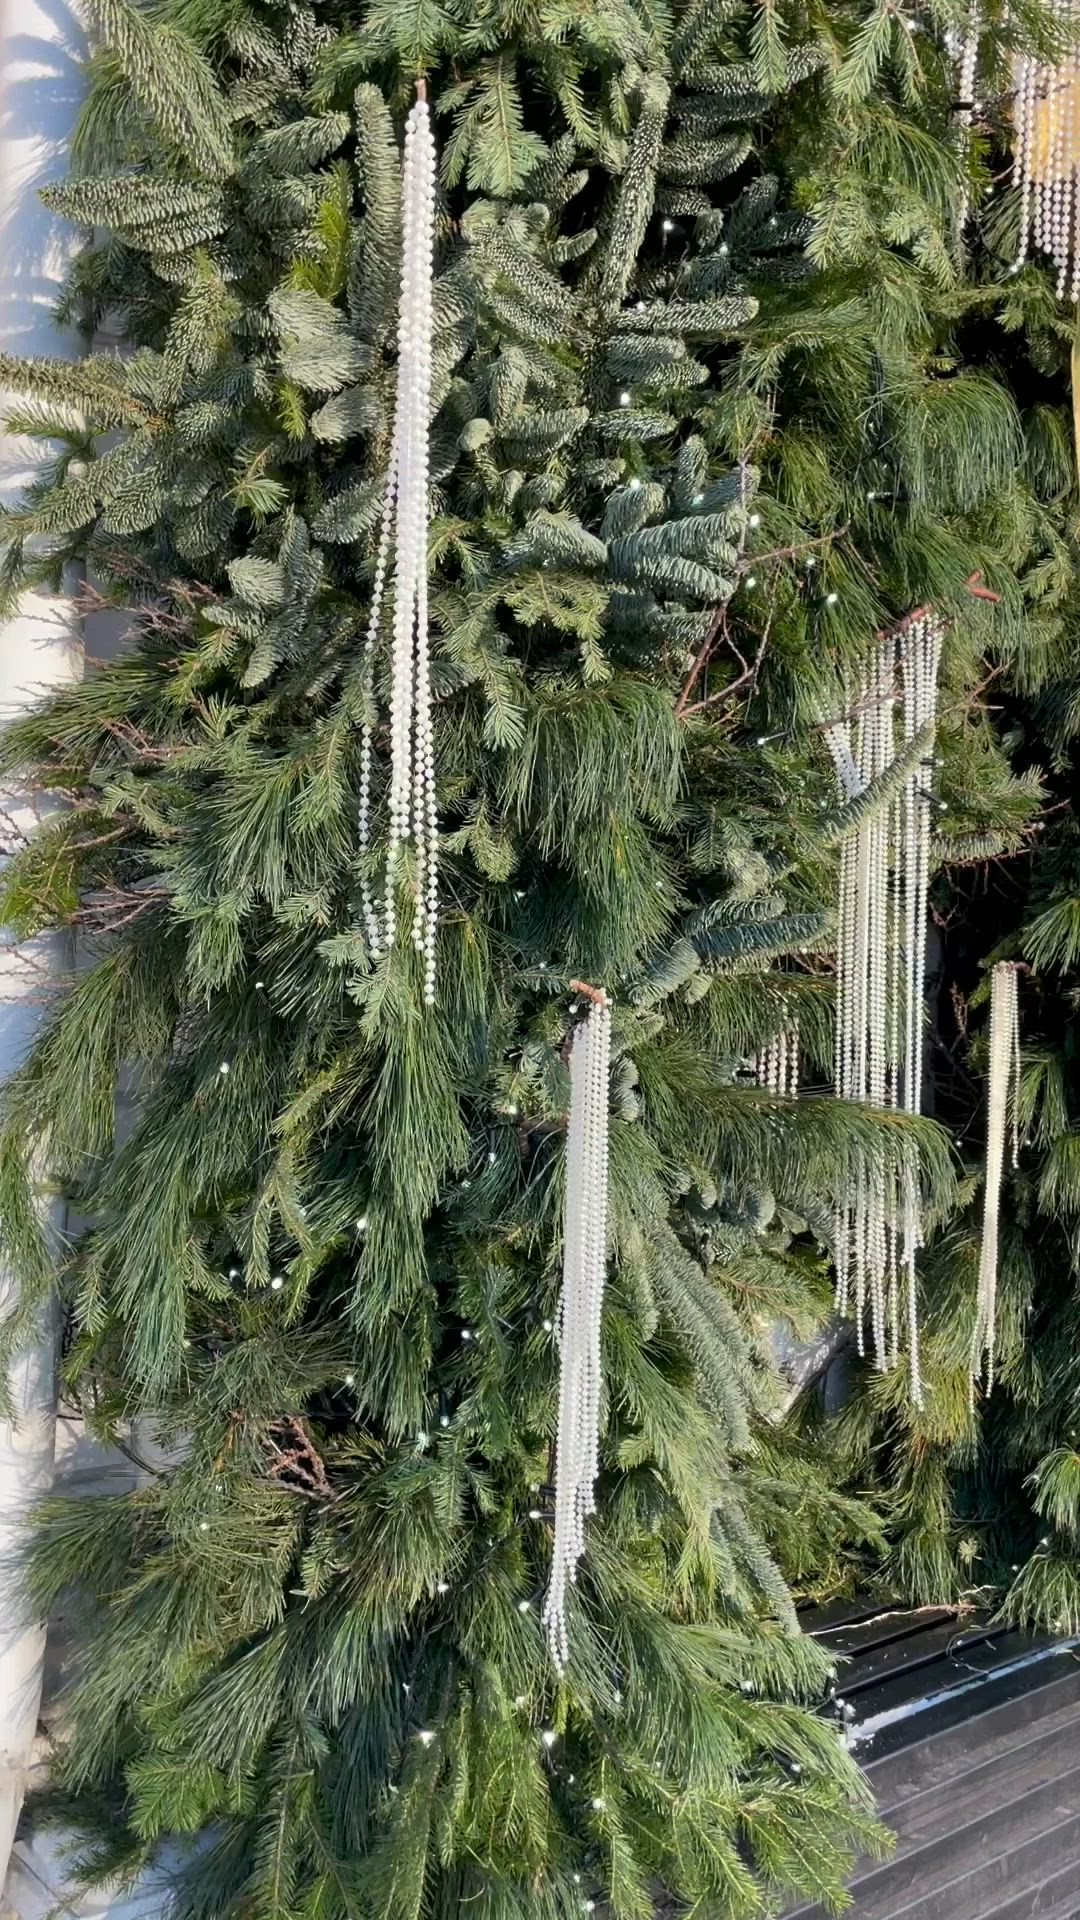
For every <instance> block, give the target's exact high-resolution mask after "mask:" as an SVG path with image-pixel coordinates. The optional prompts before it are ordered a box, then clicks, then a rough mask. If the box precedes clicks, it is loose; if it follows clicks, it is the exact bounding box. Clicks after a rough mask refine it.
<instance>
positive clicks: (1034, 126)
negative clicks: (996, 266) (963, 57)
mask: <svg viewBox="0 0 1080 1920" xmlns="http://www.w3.org/2000/svg"><path fill="white" fill-rule="evenodd" d="M1052 5H1053V10H1054V11H1055V12H1056V13H1057V14H1059V15H1060V16H1061V18H1062V19H1063V20H1064V21H1067V22H1072V21H1073V17H1074V15H1075V14H1076V13H1077V12H1080V4H1078V0H1052ZM974 31H977V22H976V19H975V16H974V15H973V16H972V28H970V29H969V35H970V33H971V32H974ZM970 71H971V86H972V88H973V87H974V57H973V56H972V59H971V68H970ZM963 87H964V80H963V79H961V90H962V91H963ZM1013 89H1014V93H1013V100H1014V105H1013V116H1014V134H1013V145H1014V161H1013V177H1014V179H1015V181H1016V183H1017V185H1018V186H1019V188H1020V244H1019V247H1018V250H1017V256H1016V262H1015V270H1017V271H1018V270H1019V268H1020V267H1022V266H1023V264H1024V261H1025V260H1027V259H1029V258H1030V256H1031V254H1032V253H1036V252H1038V253H1046V254H1049V256H1050V258H1051V260H1052V261H1053V262H1054V265H1055V266H1056V268H1057V275H1058V277H1057V291H1058V298H1059V299H1064V298H1065V297H1066V295H1067V296H1068V298H1069V299H1070V300H1078V299H1080V232H1078V224H1077V213H1078V200H1080V196H1078V192H1077V183H1078V177H1080V54H1078V53H1076V52H1067V53H1066V54H1065V55H1064V57H1063V58H1062V59H1061V60H1060V61H1059V62H1058V63H1056V64H1054V65H1047V64H1046V63H1045V62H1044V61H1041V60H1039V59H1037V58H1035V57H1033V56H1032V55H1030V54H1027V53H1017V54H1015V55H1014V57H1013ZM964 97H965V98H967V97H968V96H967V95H966V94H965V96H964Z"/></svg>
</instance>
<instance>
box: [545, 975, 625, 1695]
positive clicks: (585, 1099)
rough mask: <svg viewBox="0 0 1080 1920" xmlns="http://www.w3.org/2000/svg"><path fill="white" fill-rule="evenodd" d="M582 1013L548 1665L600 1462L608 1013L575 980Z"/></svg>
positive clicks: (569, 1177) (573, 1087) (563, 1637)
mask: <svg viewBox="0 0 1080 1920" xmlns="http://www.w3.org/2000/svg"><path fill="white" fill-rule="evenodd" d="M572 985H573V986H574V988H575V990H576V991H578V992H580V993H583V994H585V995H587V996H588V998H589V1000H590V1002H591V1004H590V1007H589V1011H588V1014H587V1015H586V1017H585V1019H584V1020H583V1021H582V1022H581V1023H580V1025H579V1026H578V1027H577V1028H576V1030H575V1032H574V1037H573V1040H572V1042H571V1046H570V1124H569V1129H568V1132H567V1140H566V1207H565V1215H564V1224H563V1278H562V1302H561V1306H560V1310H559V1362H560V1377H559V1430H558V1438H557V1441H556V1450H555V1538H554V1545H553V1548H552V1558H551V1581H550V1585H549V1587H548V1592H547V1598H546V1600H545V1602H544V1616H543V1617H544V1625H545V1627H546V1628H547V1635H548V1641H549V1644H550V1647H551V1654H552V1659H553V1660H554V1662H555V1665H556V1667H557V1668H558V1670H559V1672H560V1673H561V1672H563V1670H564V1669H565V1667H566V1663H567V1660H568V1659H569V1645H568V1640H567V1622H566V1600H567V1593H568V1589H569V1587H570V1586H571V1585H572V1584H573V1582H574V1580H575V1579H576V1577H577V1566H578V1561H579V1560H580V1559H581V1556H582V1553H583V1552H584V1550H585V1522H586V1520H587V1519H588V1517H589V1515H590V1514H591V1513H592V1511H593V1508H594V1506H595V1491H594V1490H595V1484H596V1476H597V1472H598V1469H599V1455H600V1391H601V1367H600V1324H601V1312H602V1308H603V1300H604V1280H605V1277H606V1272H607V1211H608V1205H607V1202H608V1107H609V1087H608V1079H609V1070H610V1061H611V1009H610V1006H609V1005H608V1001H607V998H606V996H605V995H604V994H603V993H601V992H599V990H598V989H597V988H595V987H587V986H585V984H584V983H583V982H581V981H574V982H572Z"/></svg>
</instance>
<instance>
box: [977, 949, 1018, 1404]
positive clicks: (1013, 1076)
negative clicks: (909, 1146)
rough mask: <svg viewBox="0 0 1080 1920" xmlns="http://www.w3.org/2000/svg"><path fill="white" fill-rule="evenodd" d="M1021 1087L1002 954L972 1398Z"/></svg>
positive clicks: (1008, 973) (987, 1336)
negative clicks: (1008, 1138)
mask: <svg viewBox="0 0 1080 1920" xmlns="http://www.w3.org/2000/svg"><path fill="white" fill-rule="evenodd" d="M1019 1092H1020V1005H1019V996H1018V993H1017V969H1016V967H1015V965H1012V964H1011V963H1010V962H1008V961H1006V960H1001V961H999V962H998V964H997V965H996V966H995V968H994V970H993V972H992V974H991V976H990V1043H989V1059H988V1062H987V1101H986V1180H985V1186H984V1189H983V1226H982V1246H981V1248H980V1251H979V1291H978V1297H977V1301H976V1307H975V1325H974V1328H973V1330H972V1336H971V1378H970V1389H971V1403H972V1406H974V1404H975V1388H976V1386H977V1384H978V1382H979V1379H980V1377H981V1379H982V1383H983V1388H984V1391H985V1392H986V1393H987V1394H989V1393H990V1391H991V1389H992V1388H993V1385H994V1348H995V1344H996V1337H997V1277H998V1234H999V1229H1000V1223H1001V1176H1002V1170H1003V1168H1004V1165H1005V1135H1006V1131H1007V1129H1008V1122H1009V1113H1010V1108H1011V1111H1012V1162H1013V1166H1014V1167H1015V1166H1016V1164H1017V1161H1018V1158H1019V1149H1020V1139H1019V1124H1018V1105H1019Z"/></svg>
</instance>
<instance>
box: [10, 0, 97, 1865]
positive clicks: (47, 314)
mask: <svg viewBox="0 0 1080 1920" xmlns="http://www.w3.org/2000/svg"><path fill="white" fill-rule="evenodd" d="M81 52H82V39H81V33H80V31H79V28H78V26H77V24H76V23H75V21H74V19H73V17H72V15H71V13H70V12H69V10H68V7H67V4H66V0H0V341H2V344H3V348H4V351H5V352H8V353H25V354H44V353H53V354H55V353H63V352H64V351H65V346H64V343H63V342H62V341H61V340H60V338H59V336H58V335H57V332H56V330H55V328H54V327H53V325H52V320H51V308H52V303H53V301H54V300H55V298H56V292H57V287H58V283H59V278H60V275H61V273H62V270H63V265H64V259H65V253H66V250H67V249H68V248H69V247H70V245H71V244H72V236H71V235H70V234H69V233H67V232H61V231H60V229H59V226H58V223H56V222H55V221H54V220H53V218H52V216H51V215H49V214H48V213H46V211H45V209H44V208H43V207H42V206H41V204H40V201H39V200H38V198H37V188H38V186H39V185H40V184H41V183H42V182H43V181H44V180H46V179H48V178H49V177H50V176H52V175H55V174H57V173H62V172H63V171H64V168H65V150H66V147H67V144H68V141H69V139H70V135H71V130H72V127H73V125H74V120H75V115H76V113H77V110H78V103H79V98H80V94H81V90H82V82H81V74H80V69H79V60H80V56H81ZM69 347H70V343H69ZM38 458H40V454H39V453H37V452H36V451H35V449H34V447H33V445H32V444H29V443H25V442H19V441H15V440H12V439H11V437H10V436H6V437H4V438H3V439H2V440H0V495H2V497H3V498H4V499H10V498H11V497H12V496H13V495H14V494H16V493H17V492H18V491H19V489H20V487H21V486H22V484H24V482H25V480H26V479H27V478H29V477H30V475H31V474H32V472H33V470H34V463H35V460H36V459H38ZM80 672H81V642H80V636H79V633H78V631H77V626H76V623H75V622H74V621H73V619H72V617H71V610H70V608H69V607H68V605H67V604H66V603H65V601H64V600H63V599H54V598H52V597H49V596H43V595H33V596H29V595H28V596H27V597H26V598H25V600H24V602H23V605H22V607H21V609H20V612H19V614H18V616H17V617H16V618H15V619H13V620H10V621H9V622H8V623H7V624H6V626H5V627H4V628H3V629H2V631H0V718H4V719H6V718H8V717H9V716H10V715H12V714H13V713H16V712H17V711H18V710H19V709H20V708H21V707H24V706H26V705H27V703H28V702H29V701H31V700H32V699H33V698H34V697H35V691H36V690H37V689H39V688H40V687H41V686H42V685H44V684H48V683H56V682H59V681H64V680H70V679H72V678H74V677H77V676H78V675H79V673H80ZM38 811H39V809H38V805H37V803H36V801H35V799H34V797H33V796H32V795H30V794H28V793H25V792H20V791H18V790H8V791H6V792H0V858H2V857H5V856H7V855H8V854H10V853H11V852H12V851H13V850H14V849H16V848H17V847H18V846H19V845H20V844H21V842H22V840H23V837H24V835H25V834H26V833H27V831H29V830H30V829H31V828H32V826H33V824H34V821H35V819H36V817H37V815H38ZM68 964H69V954H68V952H67V950H66V943H64V942H63V941H60V940H56V939H47V940H40V941H35V942H33V943H30V944H28V945H25V946H23V947H21V948H20V947H16V946H15V945H14V944H13V943H12V942H11V941H10V939H7V938H5V937H4V936H3V935H0V1074H3V1073H7V1072H8V1071H10V1069H11V1067H12V1066H13V1065H15V1064H16V1063H17V1062H18V1060H19V1059H20V1058H21V1057H22V1055H23V1053H24V1052H25V1050H26V1047H27V1045H28V1044H29V1042H30V1040H31V1038H32V1036H33V1033H34V1029H35V1027H36V1025H37V1022H38V1020H39V1018H40V1007H41V1004H42V1001H43V999H44V998H45V997H47V995H48V992H49V990H50V983H51V982H55V980H56V979H57V978H58V977H62V976H63V974H64V972H65V971H66V969H67V967H68ZM57 1224H59V1223H57ZM0 1231H2V1223H0ZM13 1284H14V1283H13V1280H12V1276H11V1273H10V1271H9V1270H8V1269H7V1267H6V1266H5V1264H4V1262H3V1252H2V1241H0V1313H3V1312H4V1310H5V1307H6V1306H8V1305H9V1304H10V1301H11V1298H12V1288H13ZM53 1351H54V1329H53V1324H52V1316H51V1315H45V1316H44V1318H43V1323H42V1326H41V1331H40V1337H39V1338H38V1340H37V1341H36V1343H35V1344H34V1345H33V1346H32V1347H31V1349H30V1350H29V1351H28V1352H26V1354H25V1355H24V1356H23V1358H22V1359H21V1360H20V1362H19V1363H18V1366H17V1368H16V1371H15V1378H14V1383H13V1388H14V1394H13V1397H14V1402H15V1408H16V1418H15V1420H14V1421H13V1422H12V1423H10V1424H7V1425H0V1555H2V1556H3V1558H4V1559H6V1558H7V1557H8V1556H9V1555H10V1554H11V1553H12V1551H13V1550H14V1549H16V1548H17V1543H18V1540H19V1535H20V1529H21V1523H22V1517H23V1511H24V1508H25V1505H26V1503H27V1501H28V1500H31V1499H32V1498H33V1497H34V1496H35V1495H36V1494H37V1493H38V1492H40V1491H41V1490H42V1489H43V1488H45V1487H46V1486H47V1485H48V1483H49V1481H50V1479H51V1476H52V1471H53V1454H54V1432H55V1422H54V1413H53V1391H54V1384H53V1383H54V1369H53ZM0 1564H2V1562H0ZM0 1581H2V1582H3V1587H4V1588H5V1589H6V1591H0V1872H2V1870H3V1866H4V1863H5V1861H6V1859H7V1855H8V1850H9V1848H10V1844H11V1840H12V1837H13V1833H14V1826H15V1821H16V1819H17V1817H18V1812H19V1807H20V1804H21V1800H22V1794H23V1786H24V1778H25V1772H26V1767H27V1764H28V1762H29V1760H30V1757H31V1750H32V1746H33V1740H34V1733H35V1727H36V1724H37V1718H38V1708H39V1696H40V1688H41V1671H42V1658H43V1654H44V1632H43V1629H42V1628H41V1627H40V1625H39V1624H38V1623H37V1622H35V1621H30V1620H26V1619H23V1618H20V1617H18V1614H17V1612H16V1611H15V1609H14V1608H13V1606H12V1601H11V1588H10V1578H9V1577H5V1576H4V1575H3V1574H0Z"/></svg>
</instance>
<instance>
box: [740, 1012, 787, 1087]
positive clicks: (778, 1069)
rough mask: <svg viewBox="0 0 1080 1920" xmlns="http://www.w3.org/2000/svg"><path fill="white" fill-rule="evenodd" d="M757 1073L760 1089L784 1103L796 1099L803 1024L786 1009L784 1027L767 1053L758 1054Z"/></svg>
mask: <svg viewBox="0 0 1080 1920" xmlns="http://www.w3.org/2000/svg"><path fill="white" fill-rule="evenodd" d="M751 1064H752V1067H753V1071H754V1073H755V1075H756V1077H757V1083H758V1086H759V1087H761V1088H763V1089H764V1091H765V1092H766V1093H775V1094H778V1095H779V1097H780V1098H781V1099H782V1100H794V1098H795V1096H796V1094H797V1093H798V1091H799V1023H798V1021H797V1020H796V1019H794V1018H793V1017H792V1016H791V1015H790V1014H789V1012H788V1009H787V1007H786V1006H785V1008H784V1024H783V1026H782V1027H781V1028H780V1029H779V1031H778V1032H777V1033H774V1034H773V1035H772V1037H771V1039H769V1040H767V1041H766V1043H765V1047H764V1051H763V1052H761V1053H758V1054H755V1055H754V1058H753V1061H752V1063H751Z"/></svg>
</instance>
